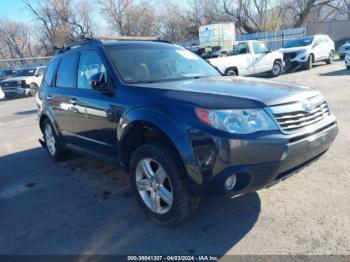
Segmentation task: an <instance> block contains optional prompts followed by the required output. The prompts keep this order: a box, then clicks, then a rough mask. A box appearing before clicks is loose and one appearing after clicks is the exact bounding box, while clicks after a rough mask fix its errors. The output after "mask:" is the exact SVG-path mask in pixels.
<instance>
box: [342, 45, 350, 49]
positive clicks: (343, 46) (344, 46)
mask: <svg viewBox="0 0 350 262" xmlns="http://www.w3.org/2000/svg"><path fill="white" fill-rule="evenodd" d="M347 47H350V44H344V45H342V46H341V47H340V48H342V49H343V48H347Z"/></svg>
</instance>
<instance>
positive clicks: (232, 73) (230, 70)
mask: <svg viewBox="0 0 350 262" xmlns="http://www.w3.org/2000/svg"><path fill="white" fill-rule="evenodd" d="M225 75H226V76H237V75H238V74H237V71H236V70H235V69H234V68H227V69H226V71H225Z"/></svg>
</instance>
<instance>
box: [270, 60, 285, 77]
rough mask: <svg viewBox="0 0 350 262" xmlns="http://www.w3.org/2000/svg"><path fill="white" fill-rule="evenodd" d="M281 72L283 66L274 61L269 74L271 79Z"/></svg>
mask: <svg viewBox="0 0 350 262" xmlns="http://www.w3.org/2000/svg"><path fill="white" fill-rule="evenodd" d="M282 71H283V66H282V63H281V62H280V61H275V63H274V64H273V67H272V70H271V72H270V75H271V77H277V76H279V75H280V74H281V73H282Z"/></svg>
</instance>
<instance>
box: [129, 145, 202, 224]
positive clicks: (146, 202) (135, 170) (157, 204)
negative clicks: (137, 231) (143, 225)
mask: <svg viewBox="0 0 350 262" xmlns="http://www.w3.org/2000/svg"><path fill="white" fill-rule="evenodd" d="M184 174H185V170H184V168H183V167H182V165H181V164H180V162H179V160H178V159H177V157H176V155H175V153H174V152H172V151H171V150H170V149H169V146H167V145H166V144H162V143H154V144H146V145H143V146H140V147H139V148H137V149H136V150H135V152H134V153H133V155H132V157H131V161H130V179H131V185H132V188H133V191H134V193H135V195H136V199H137V201H138V203H139V204H140V205H141V207H142V208H143V209H144V210H145V212H146V214H147V216H148V218H150V219H151V220H152V221H154V222H156V223H158V224H160V225H167V226H170V225H175V224H178V223H180V222H181V221H182V220H184V219H186V218H187V217H188V216H189V215H191V214H192V213H193V212H194V210H195V209H196V208H197V206H198V203H199V198H198V197H195V196H193V195H192V194H191V193H190V192H189V191H188V189H187V186H186V182H185V178H184Z"/></svg>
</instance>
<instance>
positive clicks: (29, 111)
mask: <svg viewBox="0 0 350 262" xmlns="http://www.w3.org/2000/svg"><path fill="white" fill-rule="evenodd" d="M37 112H38V110H37V109H32V110H26V111H20V112H16V113H15V114H16V115H32V114H36V113H37Z"/></svg>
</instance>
